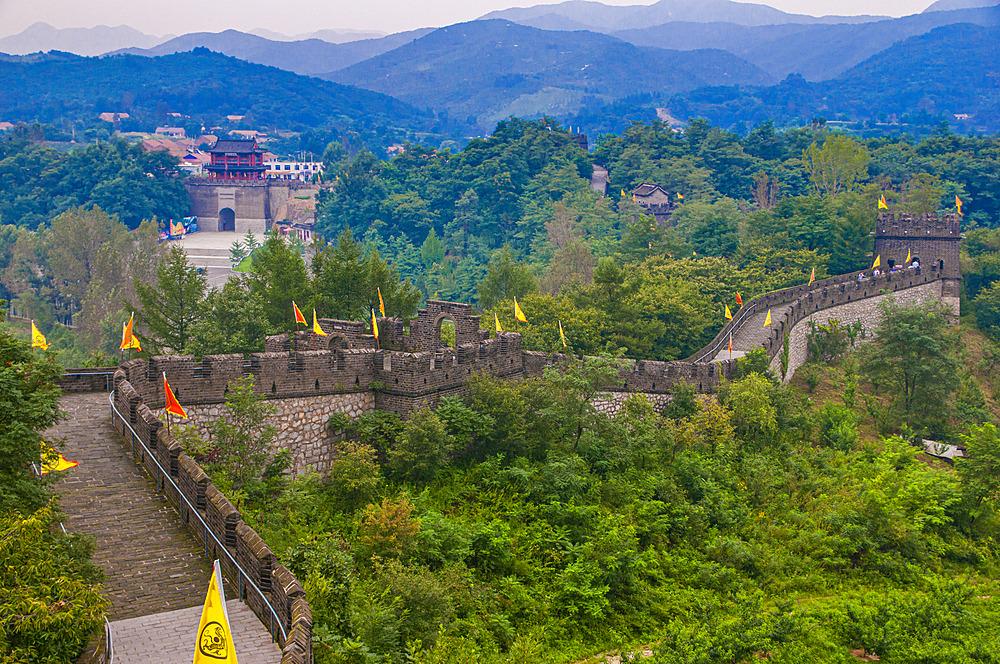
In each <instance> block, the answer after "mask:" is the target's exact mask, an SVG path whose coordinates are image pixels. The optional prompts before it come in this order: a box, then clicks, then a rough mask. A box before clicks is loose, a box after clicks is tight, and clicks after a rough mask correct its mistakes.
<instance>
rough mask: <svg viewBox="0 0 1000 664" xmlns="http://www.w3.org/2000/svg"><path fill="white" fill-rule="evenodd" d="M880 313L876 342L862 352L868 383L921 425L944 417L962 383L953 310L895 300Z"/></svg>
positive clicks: (931, 304) (884, 306) (891, 299)
mask: <svg viewBox="0 0 1000 664" xmlns="http://www.w3.org/2000/svg"><path fill="white" fill-rule="evenodd" d="M879 309H880V311H881V315H882V318H881V321H880V323H879V325H878V327H877V328H876V329H875V338H874V339H873V340H872V342H871V343H869V344H866V345H865V346H863V348H862V350H863V354H864V359H863V361H862V362H861V366H862V367H863V371H864V373H865V375H866V376H867V378H868V380H869V381H870V382H872V383H873V385H875V386H877V389H878V391H880V392H886V391H888V393H889V395H890V398H891V399H892V400H893V401H894V403H895V404H896V406H897V407H898V408H899V409H900V410H901V411H902V412H903V413H904V414H905V415H906V416H909V417H912V418H914V419H915V420H916V421H918V422H922V421H924V420H925V419H927V420H931V419H934V418H941V417H944V416H946V415H947V413H948V412H950V408H949V401H950V399H951V396H952V394H954V392H955V390H956V389H957V388H958V385H959V382H960V379H959V371H958V370H959V362H958V356H957V350H958V345H959V341H958V330H957V329H956V328H954V327H951V326H950V325H949V323H948V317H949V316H950V315H952V314H951V309H949V308H948V307H946V306H945V305H942V304H940V303H937V302H928V303H925V304H923V305H919V306H914V305H910V306H906V305H901V304H899V303H898V302H896V300H895V299H893V298H889V299H887V300H885V301H884V302H883V303H881V304H880V305H879Z"/></svg>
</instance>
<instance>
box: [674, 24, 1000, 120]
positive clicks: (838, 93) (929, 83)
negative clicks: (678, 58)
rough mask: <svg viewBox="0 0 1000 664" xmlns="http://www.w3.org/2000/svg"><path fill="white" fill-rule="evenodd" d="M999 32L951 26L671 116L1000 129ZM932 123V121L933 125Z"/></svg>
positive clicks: (721, 93) (696, 102)
mask: <svg viewBox="0 0 1000 664" xmlns="http://www.w3.org/2000/svg"><path fill="white" fill-rule="evenodd" d="M996 41H997V30H996V29H992V28H985V27H981V26H975V25H969V24H956V25H949V26H944V27H941V28H937V29H935V30H932V31H931V32H929V33H928V34H926V35H919V36H916V37H911V38H909V39H906V40H904V41H902V42H899V43H898V44H894V45H893V46H892V47H890V48H888V49H886V50H885V51H883V52H881V53H878V54H877V55H874V56H872V57H870V58H868V59H867V60H865V61H864V62H862V63H861V64H859V65H857V66H855V67H853V68H852V69H850V70H849V71H847V72H845V73H843V74H841V75H840V76H838V77H837V78H835V79H832V80H829V81H824V82H822V83H808V82H806V81H804V80H803V79H802V78H800V77H789V78H788V79H786V80H784V81H782V82H781V83H779V84H778V85H775V86H771V87H766V88H736V87H726V88H705V89H702V90H696V91H693V92H691V93H688V94H682V95H676V96H675V97H674V98H672V99H671V100H670V112H671V113H672V114H673V115H674V116H676V117H684V118H687V117H705V118H708V119H709V120H710V121H712V122H717V123H720V124H722V125H724V126H733V125H734V124H735V123H737V122H745V123H747V124H748V125H754V124H757V123H760V122H763V121H765V120H769V119H774V120H775V121H776V122H777V123H778V124H779V125H780V124H781V123H782V122H785V121H789V120H792V119H794V118H796V117H798V118H800V119H805V120H808V119H809V118H812V117H814V116H817V115H822V116H825V117H826V118H827V119H833V118H835V117H836V116H837V115H839V114H844V115H846V116H849V117H852V118H861V119H866V118H875V117H880V118H886V117H888V116H891V115H897V116H902V115H904V114H920V113H923V112H926V113H928V114H930V115H931V116H933V115H936V114H942V115H943V116H944V117H945V118H947V119H948V120H949V121H953V120H954V114H968V115H971V116H974V117H973V121H972V122H973V125H972V128H975V129H978V130H981V131H985V132H994V131H997V130H998V129H1000V96H998V95H997V92H996V90H997V81H996V74H995V72H997V71H998V70H1000V49H997V47H996ZM935 121H936V120H935Z"/></svg>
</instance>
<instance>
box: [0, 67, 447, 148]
mask: <svg viewBox="0 0 1000 664" xmlns="http://www.w3.org/2000/svg"><path fill="white" fill-rule="evenodd" d="M0 86H2V87H3V88H4V89H7V90H17V91H18V94H11V95H4V96H3V97H2V98H0V115H2V116H3V117H4V119H5V120H9V121H14V122H16V121H23V122H41V123H46V124H50V125H54V126H55V128H56V129H58V130H61V131H63V132H64V137H63V140H69V137H70V134H71V131H73V130H74V129H75V130H78V131H79V130H85V131H83V132H82V135H81V138H82V137H88V138H90V139H92V138H94V137H99V138H100V137H106V136H107V134H106V133H105V134H104V136H102V133H101V132H102V131H103V132H109V131H114V130H117V129H121V130H123V131H146V132H151V131H153V129H154V128H155V127H156V126H157V125H162V124H165V123H166V122H168V120H170V118H169V116H168V115H167V113H168V112H173V113H180V114H182V115H183V116H186V117H188V118H190V120H189V122H193V123H194V124H195V126H200V125H205V126H206V127H209V128H211V127H214V126H226V127H228V126H229V124H228V123H227V120H226V116H227V115H238V116H242V117H243V119H242V121H241V122H242V124H241V125H238V126H234V127H231V128H234V129H235V128H244V129H256V130H264V129H265V128H272V129H275V128H276V129H281V130H285V131H305V130H308V129H317V128H321V129H324V130H327V131H332V130H336V131H337V132H355V133H363V134H365V135H366V136H367V138H368V145H369V149H373V150H379V151H381V150H382V149H384V148H385V147H386V146H388V145H391V144H392V143H394V142H399V141H401V140H404V139H407V138H408V139H411V140H428V141H430V142H432V143H433V144H435V145H438V144H440V143H441V142H442V141H443V140H447V139H454V138H457V135H455V131H454V129H453V128H452V127H451V125H450V124H449V123H448V122H447V121H446V120H442V119H439V118H437V116H435V114H433V113H429V112H426V111H421V110H418V109H416V108H414V107H412V106H410V105H408V104H405V103H403V102H401V101H398V100H396V99H393V98H392V97H387V96H385V95H381V94H378V93H375V92H369V91H367V90H361V89H359V88H354V87H349V86H344V85H339V84H337V83H331V82H329V81H323V80H319V79H315V78H309V77H306V76H298V75H296V74H293V73H292V72H287V71H282V70H280V69H276V68H274V67H265V66H262V65H256V64H252V63H248V62H244V61H242V60H238V59H236V58H230V57H226V56H224V55H220V54H218V53H212V52H211V51H209V50H208V49H205V48H198V49H195V50H193V51H190V52H188V53H178V54H174V55H165V56H162V57H158V58H145V57H139V56H131V55H126V56H114V57H104V58H83V57H79V56H74V55H70V54H68V53H62V54H60V53H50V54H47V55H45V56H42V57H37V56H24V57H15V56H4V57H3V58H0ZM106 112H107V113H128V114H129V115H130V117H129V118H128V119H127V120H124V121H122V122H121V124H120V125H119V126H114V127H113V126H112V125H111V124H110V123H105V122H101V121H100V120H99V119H98V115H100V114H101V113H106Z"/></svg>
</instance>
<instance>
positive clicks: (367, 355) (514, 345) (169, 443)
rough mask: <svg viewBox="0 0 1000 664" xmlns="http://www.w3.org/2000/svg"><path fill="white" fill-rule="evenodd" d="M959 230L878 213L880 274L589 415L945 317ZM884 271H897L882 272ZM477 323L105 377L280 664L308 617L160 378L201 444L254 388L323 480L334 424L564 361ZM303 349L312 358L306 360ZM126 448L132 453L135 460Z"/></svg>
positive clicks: (431, 317) (670, 370) (341, 338)
mask: <svg viewBox="0 0 1000 664" xmlns="http://www.w3.org/2000/svg"><path fill="white" fill-rule="evenodd" d="M959 228H960V226H959V218H958V216H957V215H954V214H946V215H943V216H942V217H938V216H937V215H924V216H921V217H919V218H917V217H913V216H910V215H892V214H887V213H886V214H881V215H879V218H878V221H877V224H876V230H875V233H874V235H875V249H874V252H873V257H874V256H880V258H881V262H882V265H883V266H886V269H887V271H886V273H885V274H882V275H881V276H879V277H872V276H867V277H866V278H865V279H859V278H858V274H857V273H850V274H846V275H840V276H836V277H831V278H829V279H824V280H821V281H816V282H814V283H811V284H806V285H801V286H795V287H791V288H785V289H782V290H778V291H773V292H770V293H766V294H764V295H761V296H759V297H756V298H753V299H752V300H749V301H748V302H746V303H745V306H744V307H743V308H742V309H741V310H740V312H738V313H737V315H736V317H735V319H734V320H732V321H729V322H728V323H727V324H726V325H725V326H724V327H723V328H722V330H720V331H719V333H718V335H716V337H715V339H713V341H712V342H711V343H709V344H708V345H706V346H705V347H704V348H703V349H701V350H700V351H698V352H697V353H694V354H693V355H692V356H690V357H688V358H686V359H684V360H676V361H669V362H660V361H648V360H629V361H623V363H622V366H621V369H620V371H619V374H618V381H617V382H616V384H614V385H610V386H608V388H607V390H606V391H605V392H604V393H603V394H601V395H600V396H599V399H598V402H597V403H596V407H597V408H599V409H600V410H602V411H604V412H614V411H616V410H617V409H618V408H619V407H620V405H621V403H622V401H623V400H624V399H625V398H626V397H627V396H628V395H630V394H636V393H639V394H643V395H645V396H646V398H647V399H649V400H650V401H651V402H652V403H653V405H654V406H655V407H657V408H662V407H663V406H664V405H665V404H666V403H667V402H668V401H669V399H670V394H671V391H672V390H673V388H674V386H676V385H677V384H678V383H680V382H686V383H689V384H691V385H693V386H694V387H695V389H696V390H697V391H698V392H701V393H711V392H714V391H715V390H716V389H717V388H718V386H719V384H720V382H721V381H723V380H730V379H733V378H735V377H736V375H737V360H736V359H729V358H728V353H727V351H728V348H729V344H728V342H729V339H730V338H732V339H733V346H734V348H736V349H738V350H740V351H742V352H746V351H750V350H752V349H754V348H763V350H764V351H765V352H766V353H767V355H768V357H769V358H770V359H771V363H772V367H773V368H775V369H777V368H778V365H779V363H780V357H779V354H780V351H781V348H782V345H783V343H784V340H785V335H786V334H787V335H788V344H789V353H788V356H789V362H788V372H787V376H786V379H787V378H790V377H791V375H792V374H793V373H794V371H795V369H796V368H798V367H799V366H801V365H802V364H803V363H804V362H805V361H806V359H807V357H806V329H807V323H808V322H809V321H816V322H821V323H822V322H826V321H829V320H830V319H833V318H837V319H839V320H841V321H843V322H845V323H851V322H860V323H861V324H862V326H863V327H864V328H865V329H866V330H867V331H868V332H871V331H872V330H874V328H875V327H876V326H877V325H878V324H879V322H880V316H881V313H880V310H879V307H878V305H879V303H880V302H881V301H883V300H884V299H885V298H887V297H895V298H897V299H898V300H899V301H901V302H913V303H916V302H922V301H926V300H932V299H933V300H938V301H940V302H942V303H943V304H945V305H946V306H948V307H949V308H950V309H951V310H952V312H953V313H954V314H955V315H956V316H957V315H958V313H959V309H958V307H959V281H960V278H961V274H960V271H959V260H958V258H959V241H960V237H961V235H960V230H959ZM908 254H909V255H912V256H913V257H914V258H919V261H920V264H921V267H919V268H912V267H908V266H905V265H904V263H905V259H906V256H907V255H908ZM892 266H897V267H899V266H902V269H898V270H897V271H895V272H893V271H891V268H892ZM768 311H770V312H771V324H770V325H769V326H767V327H765V326H763V325H762V324H761V323H762V321H763V319H764V316H765V314H766V312H768ZM444 320H451V321H452V322H453V323H454V325H455V337H456V339H455V346H454V347H447V346H443V345H442V343H441V341H440V331H441V324H442V322H443V321H444ZM479 323H480V318H479V316H477V315H475V314H474V312H473V309H472V307H471V306H470V305H467V304H460V303H454V302H443V301H438V300H428V301H427V302H426V306H425V308H424V309H421V310H420V311H418V313H417V317H416V318H415V319H414V320H412V321H410V322H409V325H408V331H407V325H406V322H405V321H403V320H401V319H398V318H381V319H379V320H378V325H379V329H380V331H381V335H380V339H379V340H378V342H379V343H376V339H375V338H374V336H372V335H370V334H367V333H366V332H365V330H366V325H365V324H364V323H359V322H351V321H339V320H330V319H320V325H321V327H322V328H323V330H324V331H326V332H327V334H328V335H329V336H327V337H325V338H324V337H317V336H316V335H314V334H312V333H311V332H309V333H305V332H303V333H299V334H297V335H295V336H294V338H289V336H288V335H279V336H275V337H269V338H268V339H267V340H266V342H265V352H263V353H252V354H250V355H249V356H247V357H245V358H244V357H243V356H242V355H206V356H204V357H202V358H201V360H200V361H196V358H194V357H192V356H163V357H153V358H149V359H148V360H143V359H137V360H131V361H129V362H125V363H124V364H122V365H121V366H120V367H118V368H116V369H115V370H114V376H113V386H112V387H113V404H114V408H113V413H112V419H113V420H114V424H115V428H116V429H117V430H118V431H119V433H121V435H122V436H124V437H125V439H126V441H127V443H129V444H131V445H132V446H133V451H134V452H135V456H136V458H137V459H138V460H139V461H140V463H142V464H143V465H144V466H145V467H146V468H147V469H148V470H149V472H150V474H151V475H153V476H154V477H156V478H157V485H158V487H160V488H161V489H162V490H163V491H164V492H165V493H166V495H167V498H168V499H169V500H170V502H171V503H172V504H174V505H175V507H176V508H177V510H178V512H179V513H180V515H181V519H182V521H184V522H185V523H186V524H189V526H190V527H192V529H193V531H194V534H195V536H196V537H199V538H203V539H204V540H205V542H206V545H205V546H206V550H208V548H210V546H214V545H213V544H212V541H217V542H221V543H224V544H223V546H225V547H226V548H227V549H231V555H232V557H233V559H234V560H235V561H238V563H239V566H240V567H242V568H244V574H246V575H247V576H248V577H249V578H251V579H252V580H253V581H254V583H255V586H256V587H257V588H259V592H255V591H252V590H248V589H247V587H246V586H245V585H244V586H241V590H240V596H241V598H242V599H244V600H245V601H246V602H247V604H248V605H249V606H250V608H251V609H253V611H254V613H256V614H257V616H258V617H259V618H260V619H261V621H262V622H263V623H264V624H265V625H266V624H267V623H268V621H269V620H271V619H272V616H271V615H270V611H271V610H270V608H269V607H268V606H267V605H266V602H265V599H267V600H269V601H270V603H271V606H274V607H278V608H277V611H278V613H280V620H281V622H282V625H283V627H284V632H285V633H286V636H279V638H278V640H279V645H280V646H281V647H282V649H283V650H282V659H281V661H282V662H283V663H285V664H293V663H303V664H305V663H307V662H310V661H311V659H312V646H311V629H312V622H311V614H310V610H309V605H308V603H307V602H306V600H305V596H304V591H303V589H302V585H301V583H299V581H298V580H296V579H295V578H294V576H293V575H292V574H291V573H290V572H289V571H288V570H287V569H286V568H284V567H283V566H282V565H281V564H280V563H279V562H277V559H276V557H275V555H274V553H273V552H271V550H270V549H269V548H268V547H267V545H266V544H265V543H264V542H263V541H262V540H261V538H260V537H259V536H258V535H257V534H256V533H255V532H254V531H253V529H252V528H250V527H249V526H247V525H246V524H245V523H243V521H242V519H241V517H240V514H239V511H238V510H237V509H236V508H235V507H234V506H233V505H232V504H231V503H230V502H229V501H228V500H227V499H226V498H225V496H223V495H222V493H221V492H220V491H219V490H218V489H216V488H215V487H214V486H213V485H212V483H211V480H210V479H209V478H208V476H207V474H206V473H205V472H204V471H203V470H202V469H201V468H200V467H199V466H198V464H197V463H195V461H194V460H193V459H191V458H190V457H189V456H187V455H186V454H185V453H184V451H183V449H182V448H181V445H180V444H179V443H178V442H177V441H176V440H175V439H174V438H173V436H171V435H170V434H169V433H168V432H167V429H166V428H165V426H164V422H163V420H162V419H161V417H162V408H163V406H164V395H163V388H162V378H161V376H162V373H163V372H166V374H167V376H168V377H169V380H170V384H171V387H172V388H173V390H174V392H175V394H176V395H177V398H178V400H179V401H180V402H181V403H182V404H184V406H185V407H186V408H187V410H188V413H189V418H188V423H190V424H193V425H195V426H196V427H198V428H199V429H200V430H202V431H203V432H206V431H207V425H208V424H209V423H210V422H211V421H213V420H214V419H217V418H218V417H219V415H220V412H221V410H220V408H221V404H223V403H224V402H225V399H226V396H227V393H228V385H229V383H230V382H231V381H233V380H234V379H238V378H241V377H245V376H253V377H254V385H255V389H256V390H257V391H258V392H259V393H260V394H262V395H264V396H265V397H266V398H267V399H268V400H270V401H271V402H272V403H274V404H275V405H276V406H278V415H277V416H275V418H276V421H275V424H277V425H278V429H279V438H278V441H277V444H278V445H279V446H280V447H283V448H287V449H289V450H291V452H292V454H293V457H294V460H295V461H294V463H295V466H294V469H295V471H297V472H298V471H302V470H305V469H306V468H312V469H315V470H317V471H319V472H324V471H326V470H328V468H329V465H330V462H331V461H332V459H333V443H334V442H335V441H336V440H337V432H332V431H330V430H329V427H328V424H327V423H328V421H329V419H330V416H331V415H332V414H333V413H335V412H336V413H347V414H349V415H350V416H352V417H357V416H358V415H360V414H363V413H366V412H370V411H372V410H384V411H390V412H393V413H396V414H399V415H401V416H403V417H406V416H407V415H408V414H409V413H410V412H411V411H412V410H413V409H416V408H422V407H427V406H434V405H435V404H436V403H437V402H439V401H440V400H441V399H442V398H443V397H445V396H450V395H462V394H464V391H465V384H466V380H467V379H468V378H469V377H470V376H471V375H473V374H477V373H478V374H488V375H491V376H496V377H499V378H504V379H512V380H516V379H522V378H529V377H538V376H542V375H543V373H544V371H545V369H546V367H550V366H557V365H559V364H560V363H562V362H565V361H567V359H568V357H567V356H566V355H562V354H555V353H553V354H547V353H541V352H535V351H526V350H523V349H522V348H521V336H520V335H519V334H517V333H510V332H501V333H496V334H494V335H493V336H491V334H490V332H489V331H487V330H483V329H480V326H479ZM314 344H316V345H319V346H320V348H319V349H318V350H311V349H310V350H305V348H312V346H313V345H314ZM724 354H725V355H726V356H724ZM95 376H97V377H95ZM104 380H105V379H104V378H101V377H100V374H99V372H91V374H90V375H87V374H85V372H78V373H77V374H73V373H71V374H68V375H67V376H66V377H65V378H64V381H63V385H64V389H66V390H67V391H73V390H88V389H104V385H103V382H104ZM97 383H102V384H101V385H98V384H97ZM137 442H139V443H141V445H140V447H138V448H137V447H136V443H137ZM145 450H148V453H147V452H146V451H145ZM164 472H165V473H166V474H169V476H170V478H171V479H173V480H174V481H175V482H176V486H177V487H178V488H177V489H175V488H174V486H173V484H171V483H169V482H166V481H164V479H165V478H162V477H161V475H162V474H163V473H164ZM178 489H179V490H178ZM185 504H188V505H194V506H196V509H197V510H198V511H199V514H200V515H202V516H203V519H204V522H205V524H207V525H205V526H201V527H200V528H201V529H200V530H199V526H198V523H200V522H198V523H195V522H194V520H192V519H191V518H190V513H189V514H188V515H187V517H185V509H184V507H183V506H184V505H185ZM189 512H190V510H189ZM191 524H194V525H191ZM202 530H204V531H205V532H202ZM209 530H211V535H212V541H210V540H209V532H208V531H209ZM212 553H215V554H218V553H219V552H218V551H213V552H212ZM216 557H218V555H216ZM224 572H225V574H226V575H227V577H229V578H230V579H232V580H235V579H238V578H240V573H239V572H238V570H236V569H233V566H232V565H228V566H227V565H224ZM272 633H273V630H272Z"/></svg>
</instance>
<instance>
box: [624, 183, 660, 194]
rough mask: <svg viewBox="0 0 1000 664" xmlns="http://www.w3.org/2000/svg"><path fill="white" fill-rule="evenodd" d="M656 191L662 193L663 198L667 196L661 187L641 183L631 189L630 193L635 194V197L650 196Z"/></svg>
mask: <svg viewBox="0 0 1000 664" xmlns="http://www.w3.org/2000/svg"><path fill="white" fill-rule="evenodd" d="M657 189H659V190H660V192H662V193H663V195H664V196H666V195H667V192H665V191H663V187H661V186H660V185H658V184H650V183H649V182H643V183H642V184H640V185H639V186H638V187H636V188H635V189H633V190H632V193H633V194H635V195H636V196H650V195H652V194H653V192H655V191H656V190H657Z"/></svg>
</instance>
